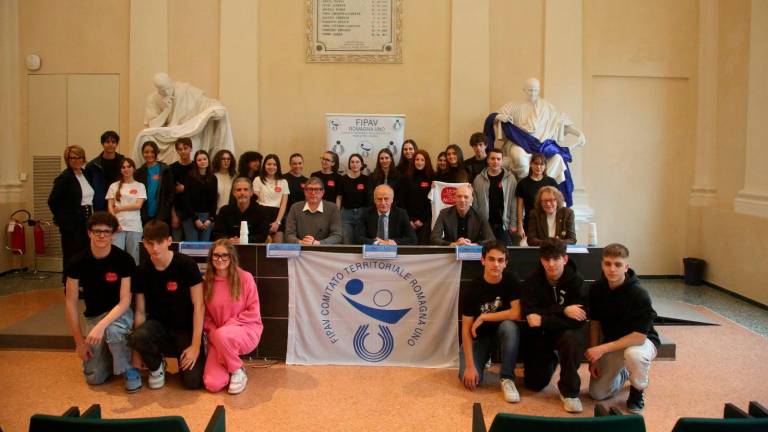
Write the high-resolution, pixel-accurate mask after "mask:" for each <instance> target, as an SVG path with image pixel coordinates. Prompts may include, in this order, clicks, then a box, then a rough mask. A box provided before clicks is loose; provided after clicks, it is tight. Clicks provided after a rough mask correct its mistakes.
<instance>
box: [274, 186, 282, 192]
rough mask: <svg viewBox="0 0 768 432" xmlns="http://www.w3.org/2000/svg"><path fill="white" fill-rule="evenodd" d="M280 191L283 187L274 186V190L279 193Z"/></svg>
mask: <svg viewBox="0 0 768 432" xmlns="http://www.w3.org/2000/svg"><path fill="white" fill-rule="evenodd" d="M282 191H283V188H281V187H280V186H275V192H277V193H280V192H282Z"/></svg>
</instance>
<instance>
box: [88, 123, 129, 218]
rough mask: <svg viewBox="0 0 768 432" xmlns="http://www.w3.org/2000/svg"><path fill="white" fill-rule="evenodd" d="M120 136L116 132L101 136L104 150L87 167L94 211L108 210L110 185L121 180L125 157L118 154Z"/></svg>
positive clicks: (107, 132) (105, 133)
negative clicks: (91, 187) (107, 197)
mask: <svg viewBox="0 0 768 432" xmlns="http://www.w3.org/2000/svg"><path fill="white" fill-rule="evenodd" d="M119 143H120V136H119V135H118V134H117V132H115V131H111V130H110V131H106V132H104V133H103V134H101V147H102V148H103V149H104V150H103V151H102V152H101V153H100V154H99V155H98V156H96V157H95V158H93V159H91V161H90V162H88V165H86V166H85V176H86V178H88V181H89V182H90V183H91V186H93V210H94V211H101V210H107V200H106V198H105V196H106V195H107V190H108V189H109V185H111V184H112V183H114V182H116V181H118V180H120V177H121V176H120V165H122V163H123V157H124V156H123V155H121V154H120V153H118V152H117V145H118V144H119Z"/></svg>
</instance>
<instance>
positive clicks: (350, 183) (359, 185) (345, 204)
mask: <svg viewBox="0 0 768 432" xmlns="http://www.w3.org/2000/svg"><path fill="white" fill-rule="evenodd" d="M370 187H371V183H370V181H369V179H368V176H367V175H365V174H360V175H359V176H358V177H357V178H351V177H349V176H347V175H345V176H344V177H342V178H341V207H342V208H345V209H356V208H360V207H368V206H369V205H370V202H369V200H368V197H369V196H370V190H369V189H370Z"/></svg>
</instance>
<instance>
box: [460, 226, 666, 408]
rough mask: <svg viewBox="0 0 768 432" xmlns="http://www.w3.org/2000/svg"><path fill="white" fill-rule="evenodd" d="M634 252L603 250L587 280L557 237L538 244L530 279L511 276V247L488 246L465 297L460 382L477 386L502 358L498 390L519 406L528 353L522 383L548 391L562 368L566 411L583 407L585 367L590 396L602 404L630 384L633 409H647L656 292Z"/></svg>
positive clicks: (612, 246)
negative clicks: (632, 260)
mask: <svg viewBox="0 0 768 432" xmlns="http://www.w3.org/2000/svg"><path fill="white" fill-rule="evenodd" d="M628 259H629V250H628V249H627V248H626V247H625V246H623V245H621V244H618V243H614V244H610V245H608V246H606V247H605V248H604V249H603V254H602V261H601V269H602V274H601V276H600V278H599V279H598V280H597V281H595V282H594V283H592V284H587V283H585V282H584V279H583V277H582V276H581V275H580V274H579V271H578V269H577V268H576V264H575V263H574V262H573V261H572V260H569V259H568V255H567V249H566V244H565V242H564V241H562V240H561V239H557V238H547V239H544V240H543V241H542V242H541V244H540V246H539V264H538V265H537V266H536V268H534V269H533V271H532V272H531V273H530V274H528V275H527V276H526V277H525V280H524V282H522V283H521V282H520V279H519V278H518V277H517V275H516V274H514V273H513V272H511V271H506V266H507V263H508V254H507V246H506V245H505V244H504V243H503V242H500V241H491V242H487V243H485V244H484V245H483V249H482V258H481V263H482V265H483V273H482V275H480V276H478V278H477V279H476V280H475V281H474V282H473V283H472V285H471V286H470V287H468V288H467V289H465V290H463V291H462V298H461V305H462V306H461V316H462V318H461V349H460V353H459V358H460V365H459V379H460V380H461V381H462V382H463V384H464V386H465V387H466V388H468V389H470V390H474V389H475V388H476V387H477V386H478V385H479V383H480V382H482V380H483V377H484V372H485V369H486V365H487V362H488V361H489V360H490V358H491V354H492V352H494V350H498V353H499V354H500V361H501V368H500V373H499V377H500V386H501V390H502V393H503V394H504V399H505V400H506V401H507V402H511V403H515V402H519V401H520V393H519V392H518V390H517V387H516V386H515V366H516V364H517V361H518V352H519V350H520V349H522V354H523V359H522V361H523V366H524V384H525V386H526V387H527V388H529V389H531V390H533V391H536V392H538V391H540V390H542V389H543V388H544V387H546V386H547V385H548V384H549V382H550V380H551V379H552V376H553V374H554V372H555V369H556V367H557V366H558V365H559V366H560V376H559V380H558V382H557V387H558V390H559V391H560V398H561V400H562V402H563V408H564V409H565V411H567V412H570V413H578V412H581V411H582V409H583V408H582V404H581V400H580V399H579V390H580V388H581V379H580V377H579V373H578V370H579V366H580V363H581V360H582V359H586V360H587V361H588V362H589V372H590V382H589V394H590V396H591V397H592V398H593V399H596V400H603V399H607V398H610V397H612V396H614V395H615V394H616V393H618V392H619V391H620V390H621V389H622V388H623V387H624V385H625V383H626V382H629V383H630V388H629V396H628V398H627V409H628V410H630V411H633V412H641V411H642V410H643V408H644V404H645V399H644V392H645V389H646V388H647V387H648V372H649V369H650V365H651V361H653V359H654V358H655V357H656V354H657V349H658V347H659V345H660V341H659V336H658V334H657V333H656V330H655V329H654V327H653V321H654V319H655V318H656V312H655V311H654V310H653V307H652V304H651V299H650V296H649V295H648V293H647V291H645V289H644V288H643V287H642V286H641V285H640V281H639V279H638V277H637V276H636V275H635V272H634V271H633V270H632V269H631V268H630V267H629V261H628Z"/></svg>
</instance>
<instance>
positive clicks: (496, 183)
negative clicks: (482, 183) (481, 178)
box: [488, 171, 504, 225]
mask: <svg viewBox="0 0 768 432" xmlns="http://www.w3.org/2000/svg"><path fill="white" fill-rule="evenodd" d="M503 178H504V171H501V173H500V174H499V175H496V176H492V175H490V174H489V175H488V180H490V185H489V186H488V223H489V224H491V225H500V224H502V223H503V222H504V189H503V185H502V184H501V182H502V179H503Z"/></svg>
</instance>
